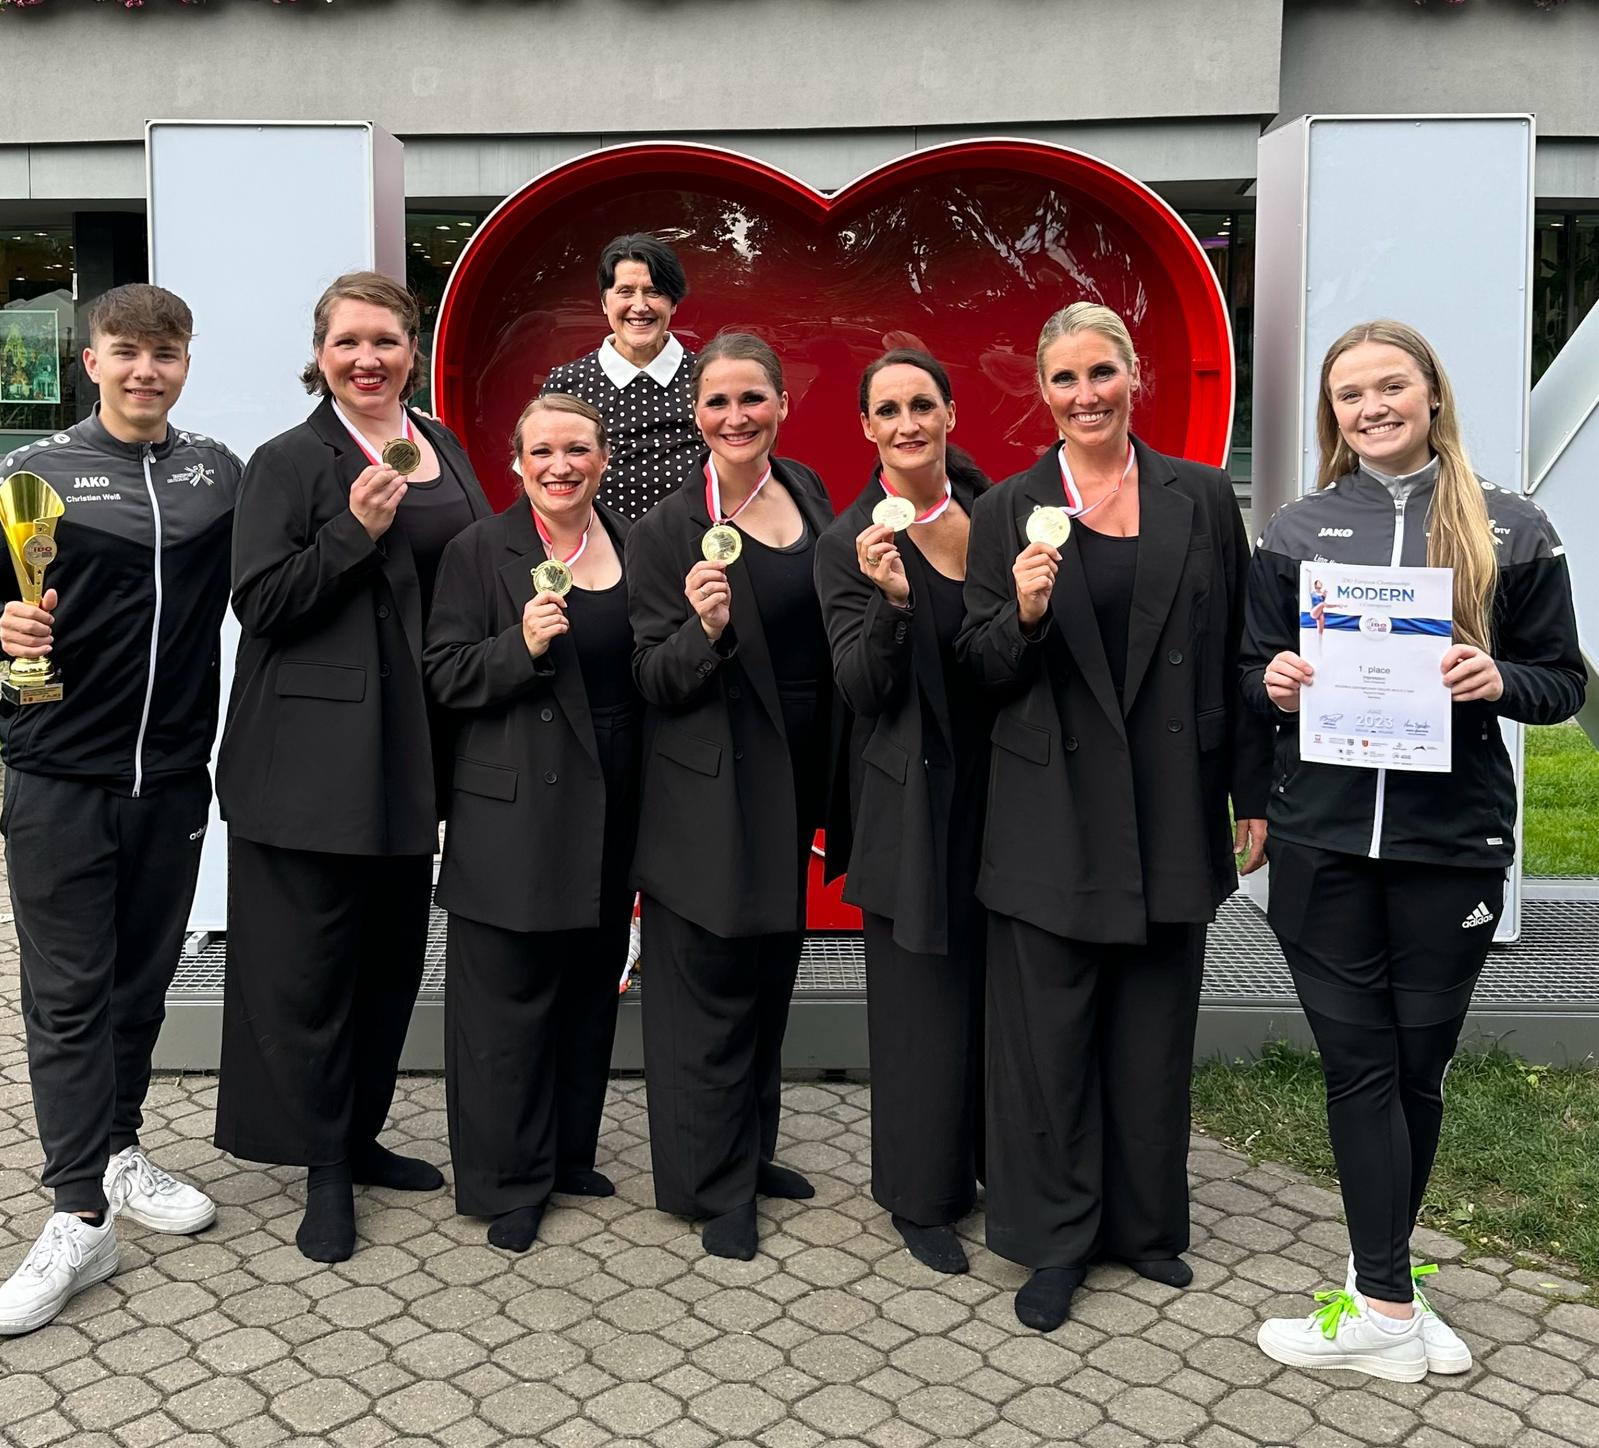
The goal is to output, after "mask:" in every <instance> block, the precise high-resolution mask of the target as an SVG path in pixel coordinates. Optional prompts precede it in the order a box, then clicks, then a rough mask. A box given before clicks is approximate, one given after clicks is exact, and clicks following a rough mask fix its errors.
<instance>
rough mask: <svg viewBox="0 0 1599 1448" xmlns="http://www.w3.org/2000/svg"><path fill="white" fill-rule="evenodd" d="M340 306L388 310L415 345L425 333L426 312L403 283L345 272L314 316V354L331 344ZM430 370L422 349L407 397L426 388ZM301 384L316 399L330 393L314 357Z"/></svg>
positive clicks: (379, 275)
mask: <svg viewBox="0 0 1599 1448" xmlns="http://www.w3.org/2000/svg"><path fill="white" fill-rule="evenodd" d="M340 302H367V303H369V304H370V305H372V306H374V307H386V308H387V309H388V310H389V311H391V312H393V313H394V319H395V320H396V321H397V322H398V323H399V324H400V329H401V330H402V331H403V332H404V333H405V335H406V336H407V337H409V338H410V339H411V340H412V341H413V342H415V341H416V340H417V337H418V335H419V334H420V332H421V329H422V308H421V307H420V306H419V305H418V304H417V300H416V298H415V297H414V296H412V295H411V293H410V291H409V290H408V289H407V288H406V286H405V285H404V283H403V282H397V281H395V280H394V278H393V277H386V276H384V275H383V273H382V272H375V271H353V272H345V274H344V275H343V276H341V277H335V278H334V279H333V281H332V283H331V284H330V285H329V287H328V289H327V290H326V291H325V292H323V293H322V295H321V296H320V297H318V298H317V301H316V310H315V311H314V312H313V313H312V314H311V350H312V352H313V353H315V352H316V351H317V350H318V349H319V348H321V346H322V345H323V343H325V342H326V341H327V340H328V327H329V326H330V325H331V324H332V322H333V309H334V307H335V306H337V305H338V304H339V303H340ZM426 370H427V369H426V365H425V364H424V363H423V361H422V353H421V350H420V349H418V351H417V354H416V356H415V357H414V358H413V359H412V362H411V375H410V376H409V377H407V378H406V379H405V391H406V395H407V396H409V395H410V394H411V393H413V392H415V391H416V389H417V388H418V387H420V386H421V385H422V379H423V377H424V376H425V374H426ZM300 381H301V382H302V383H304V384H305V390H306V391H307V392H309V393H311V394H312V395H313V396H315V395H316V394H318V393H322V394H324V395H325V394H326V393H327V390H328V384H327V379H326V378H325V377H323V375H322V368H321V367H320V366H318V365H317V360H316V357H315V356H314V355H313V356H312V358H311V360H310V361H309V362H307V363H306V364H305V367H304V368H303V370H302V371H301V373H300Z"/></svg>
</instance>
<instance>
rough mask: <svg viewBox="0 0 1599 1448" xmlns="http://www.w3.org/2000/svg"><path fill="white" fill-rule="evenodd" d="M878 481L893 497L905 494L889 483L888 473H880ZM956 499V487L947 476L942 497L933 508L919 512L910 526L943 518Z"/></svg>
mask: <svg viewBox="0 0 1599 1448" xmlns="http://www.w3.org/2000/svg"><path fill="white" fill-rule="evenodd" d="M877 481H878V482H880V483H881V484H882V485H883V491H884V492H885V493H887V494H888V496H889V497H891V498H900V497H903V496H904V494H903V493H897V492H895V491H894V489H893V488H892V487H891V486H890V485H889V481H888V478H887V476H886V475H884V474H882V473H879V474H878V477H877ZM954 500H955V490H954V488H952V487H951V486H950V482H949V479H948V478H945V479H944V496H943V497H942V498H940V499H939V500H938V501H937V502H936V503H934V504H933V506H932V507H931V508H926V509H924V510H923V511H922V512H920V513H918V514H917V515H916V516H915V517H914V518H912V519H911V522H910V526H911V527H913V528H914V527H915V526H916V525H917V524H918V523H931V522H934V521H935V520H936V519H939V518H942V517H943V516H944V514H945V513H946V512H947V511H948V509H949V505H950V504H951V503H952V502H954Z"/></svg>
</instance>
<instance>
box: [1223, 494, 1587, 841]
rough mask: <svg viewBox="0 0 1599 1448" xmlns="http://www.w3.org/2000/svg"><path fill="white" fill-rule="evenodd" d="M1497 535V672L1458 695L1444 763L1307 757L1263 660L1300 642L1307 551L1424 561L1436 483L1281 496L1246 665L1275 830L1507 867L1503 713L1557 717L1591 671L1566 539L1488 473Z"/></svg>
mask: <svg viewBox="0 0 1599 1448" xmlns="http://www.w3.org/2000/svg"><path fill="white" fill-rule="evenodd" d="M1482 488H1483V492H1484V495H1485V497H1486V500H1487V503H1488V514H1489V517H1490V518H1491V519H1492V522H1493V530H1494V542H1495V543H1496V544H1497V545H1498V556H1499V581H1498V586H1497V589H1496V591H1495V594H1494V608H1493V640H1492V647H1491V648H1490V649H1489V652H1490V653H1491V654H1492V655H1493V658H1494V661H1495V663H1497V664H1498V666H1499V673H1500V676H1501V677H1502V678H1503V680H1504V694H1503V695H1502V696H1501V697H1500V698H1499V699H1498V700H1496V701H1494V702H1493V703H1488V702H1486V701H1483V700H1477V701H1473V702H1472V703H1468V704H1456V705H1454V706H1453V708H1454V720H1453V727H1452V757H1451V763H1452V768H1451V769H1450V771H1449V772H1448V773H1447V774H1422V773H1414V772H1410V771H1405V770H1384V769H1350V768H1345V767H1341V766H1339V765H1332V764H1305V763H1303V762H1301V760H1300V757H1299V716H1298V715H1297V714H1287V713H1284V712H1283V711H1282V710H1280V709H1278V708H1277V707H1276V705H1274V704H1273V703H1272V702H1271V700H1270V699H1269V698H1268V697H1267V694H1266V686H1265V682H1264V676H1265V672H1266V665H1267V664H1269V663H1270V662H1271V660H1272V659H1273V658H1274V657H1275V656H1276V655H1277V654H1278V653H1280V652H1282V651H1283V650H1285V649H1286V650H1290V651H1292V652H1295V653H1297V652H1298V651H1299V565H1300V564H1301V563H1303V562H1327V563H1363V564H1378V565H1381V566H1385V567H1391V566H1396V565H1403V566H1405V567H1421V566H1424V565H1425V564H1426V562H1427V523H1428V518H1429V515H1430V512H1431V508H1432V501H1433V495H1434V491H1435V484H1434V482H1433V479H1432V476H1430V475H1428V474H1422V475H1421V476H1420V477H1419V478H1418V480H1417V481H1416V482H1415V483H1414V484H1413V485H1412V486H1411V488H1410V491H1409V492H1408V493H1403V495H1402V496H1399V497H1396V496H1395V494H1394V493H1393V492H1391V491H1390V490H1389V487H1388V485H1387V484H1386V483H1385V482H1383V481H1382V480H1381V479H1380V478H1377V477H1374V476H1372V475H1371V474H1370V473H1367V472H1365V471H1364V470H1357V471H1355V472H1353V473H1350V474H1348V475H1346V476H1344V477H1342V478H1338V479H1336V480H1335V481H1334V482H1333V483H1332V484H1330V485H1329V486H1328V487H1326V488H1323V489H1322V490H1321V491H1319V492H1316V493H1311V494H1309V495H1307V496H1306V497H1303V498H1298V499H1295V500H1294V501H1293V502H1291V503H1287V504H1285V505H1284V506H1283V507H1281V508H1279V509H1278V510H1277V512H1276V513H1275V514H1274V515H1273V517H1272V519H1271V521H1270V522H1269V523H1268V524H1267V525H1266V531H1265V532H1264V533H1263V534H1262V535H1261V538H1260V541H1259V543H1258V544H1257V546H1256V548H1255V555H1254V559H1253V562H1252V564H1251V566H1250V575H1249V591H1248V598H1247V602H1246V609H1245V617H1246V631H1245V640H1244V648H1243V653H1242V655H1241V658H1240V670H1241V676H1242V682H1243V690H1244V696H1245V698H1246V699H1247V700H1248V701H1249V703H1250V705H1251V706H1252V707H1253V708H1255V709H1257V710H1259V711H1260V712H1261V713H1263V714H1266V715H1267V716H1269V717H1270V718H1272V719H1273V720H1274V721H1276V723H1277V726H1278V727H1277V747H1276V757H1275V761H1274V767H1273V771H1272V784H1271V801H1270V807H1269V809H1268V812H1267V821H1268V828H1269V831H1270V835H1271V836H1273V837H1275V838H1278V839H1282V840H1288V841H1291V842H1293V843H1296V844H1301V845H1309V846H1313V847H1315V848H1318V849H1323V850H1334V851H1338V852H1340V853H1343V854H1350V855H1365V856H1368V857H1369V858H1371V859H1386V860H1414V861H1418V862H1421V863H1423V864H1438V865H1468V866H1490V867H1502V866H1506V865H1509V864H1510V863H1511V862H1512V860H1513V859H1514V858H1515V846H1516V838H1515V831H1516V780H1515V774H1514V772H1513V770H1512V768H1511V763H1510V756H1509V754H1508V752H1507V751H1506V749H1505V744H1504V739H1503V737H1502V735H1501V734H1500V730H1499V720H1500V719H1501V718H1503V719H1511V720H1516V721H1519V722H1520V723H1523V724H1557V723H1559V722H1560V721H1561V720H1563V719H1569V718H1570V717H1571V716H1572V715H1573V714H1575V713H1576V712H1577V710H1578V709H1580V708H1581V707H1582V701H1583V692H1584V688H1585V684H1586V678H1587V675H1586V672H1585V670H1584V668H1583V663H1582V653H1581V650H1580V648H1579V647H1578V643H1577V620H1576V614H1575V611H1574V609H1573V607H1572V601H1571V579H1570V576H1569V574H1568V572H1567V569H1566V557H1565V552H1566V550H1565V548H1564V547H1563V546H1562V544H1561V542H1560V538H1559V535H1558V534H1557V533H1556V532H1555V529H1554V525H1553V524H1552V523H1551V522H1550V521H1549V519H1548V517H1547V516H1546V515H1545V514H1544V511H1543V509H1542V508H1540V507H1539V506H1538V505H1537V504H1536V503H1534V502H1533V501H1532V500H1531V499H1530V498H1525V497H1523V496H1522V495H1521V494H1519V493H1512V492H1507V491H1506V490H1505V489H1503V488H1499V487H1495V486H1494V485H1493V484H1492V483H1483V484H1482Z"/></svg>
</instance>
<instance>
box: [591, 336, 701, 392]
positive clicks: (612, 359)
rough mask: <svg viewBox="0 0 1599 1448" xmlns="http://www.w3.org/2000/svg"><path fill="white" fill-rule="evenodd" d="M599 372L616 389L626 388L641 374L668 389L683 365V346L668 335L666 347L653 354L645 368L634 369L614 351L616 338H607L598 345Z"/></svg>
mask: <svg viewBox="0 0 1599 1448" xmlns="http://www.w3.org/2000/svg"><path fill="white" fill-rule="evenodd" d="M598 356H599V359H600V371H601V372H603V373H604V374H605V375H606V376H607V377H609V378H610V379H611V381H612V382H613V383H614V384H615V385H616V386H617V387H626V386H627V384H628V383H629V382H631V381H632V380H633V379H634V378H635V377H637V376H638V375H639V373H640V372H642V373H643V374H644V375H645V376H646V377H648V378H649V379H650V381H651V382H654V383H657V384H658V385H660V386H661V387H670V386H671V385H672V379H673V378H674V377H676V376H677V369H678V368H679V367H680V366H681V365H682V363H683V357H684V352H683V344H682V343H681V342H679V341H678V340H677V338H676V337H674V336H672V335H671V334H670V333H668V334H667V337H666V345H665V346H664V347H662V348H661V350H660V351H659V352H657V353H656V354H655V356H654V357H653V358H651V359H650V362H649V364H648V365H647V366H644V367H635V366H634V365H633V364H632V363H631V362H629V361H628V360H627V358H626V357H624V356H623V355H622V354H621V353H620V352H618V351H617V350H616V338H614V337H607V338H606V339H605V340H604V341H603V342H601V343H600V350H599V353H598Z"/></svg>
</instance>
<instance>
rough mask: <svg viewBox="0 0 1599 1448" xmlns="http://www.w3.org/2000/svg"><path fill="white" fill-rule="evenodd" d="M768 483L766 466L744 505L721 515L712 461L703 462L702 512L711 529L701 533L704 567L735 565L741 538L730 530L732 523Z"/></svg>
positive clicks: (719, 489)
mask: <svg viewBox="0 0 1599 1448" xmlns="http://www.w3.org/2000/svg"><path fill="white" fill-rule="evenodd" d="M771 481H772V465H771V463H767V465H766V471H765V472H763V473H762V474H761V476H760V478H759V480H758V481H757V482H756V484H755V486H754V487H753V488H751V489H750V491H749V494H748V495H747V496H746V497H745V499H744V501H743V502H742V503H740V504H739V505H738V507H736V508H734V509H733V511H732V512H731V513H724V512H723V511H722V480H721V479H720V478H719V477H717V475H716V460H715V459H714V458H706V459H705V511H706V512H707V513H708V514H709V515H710V519H711V526H710V527H709V528H707V529H706V530H705V535H704V537H702V538H701V539H700V552H701V553H702V554H703V555H704V557H705V561H706V562H707V563H736V562H737V561H738V555H739V554H740V553H742V552H743V551H744V535H743V534H742V533H740V532H739V531H738V529H737V528H735V527H734V526H733V519H735V518H736V517H738V515H739V514H740V513H742V512H743V511H744V510H745V509H746V508H747V507H749V505H750V504H751V503H753V502H754V501H755V500H756V499H757V498H758V497H760V495H761V489H762V488H764V487H765V486H766V485H767V484H768V483H769V482H771Z"/></svg>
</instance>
